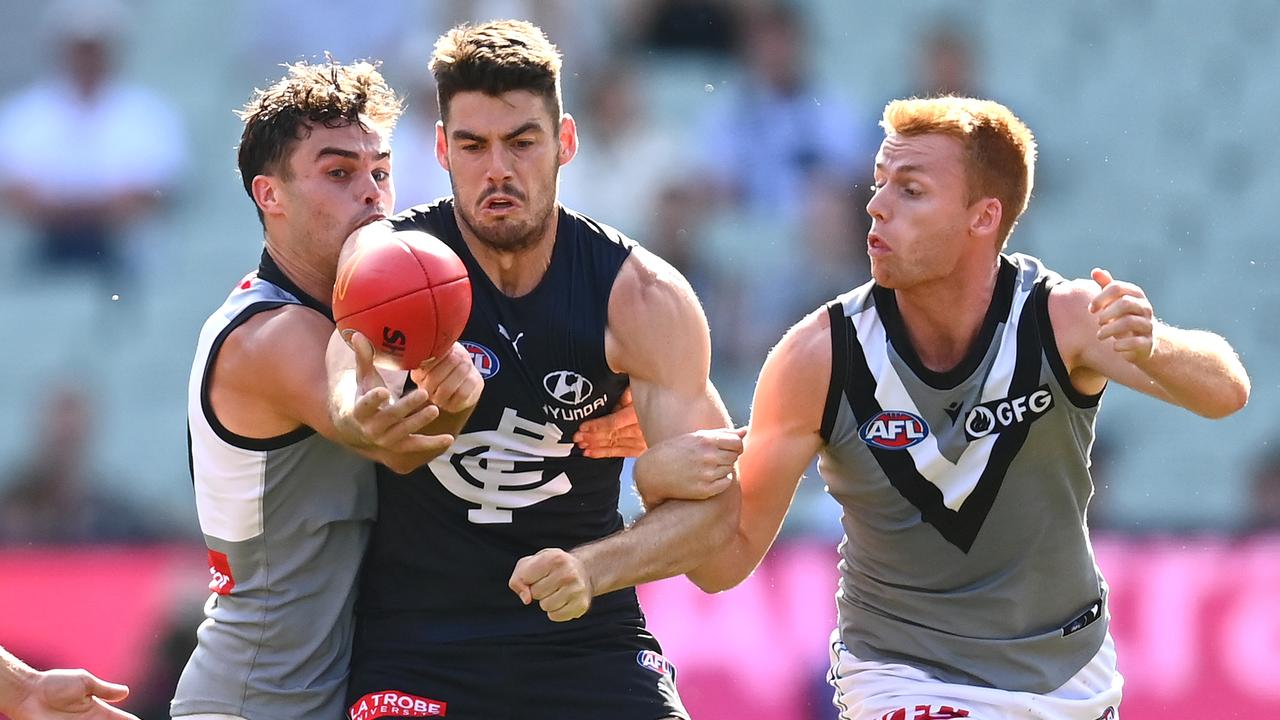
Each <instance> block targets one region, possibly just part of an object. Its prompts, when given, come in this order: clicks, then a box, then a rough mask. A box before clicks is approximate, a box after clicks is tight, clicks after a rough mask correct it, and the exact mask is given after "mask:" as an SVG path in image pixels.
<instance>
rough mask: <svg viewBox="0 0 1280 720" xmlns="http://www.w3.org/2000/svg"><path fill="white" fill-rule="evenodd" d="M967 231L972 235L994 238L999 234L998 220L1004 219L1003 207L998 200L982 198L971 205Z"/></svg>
mask: <svg viewBox="0 0 1280 720" xmlns="http://www.w3.org/2000/svg"><path fill="white" fill-rule="evenodd" d="M972 210H973V214H972V215H971V216H970V218H971V220H970V223H969V230H970V231H971V232H972V233H973V234H974V235H980V236H982V237H995V236H996V234H997V233H998V232H1000V220H1001V219H1002V218H1003V217H1004V207H1003V206H1002V205H1001V204H1000V200H999V198H993V197H984V198H981V199H979V200H978V201H977V202H975V203H974V204H973V208H972Z"/></svg>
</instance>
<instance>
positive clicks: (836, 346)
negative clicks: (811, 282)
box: [820, 300, 850, 443]
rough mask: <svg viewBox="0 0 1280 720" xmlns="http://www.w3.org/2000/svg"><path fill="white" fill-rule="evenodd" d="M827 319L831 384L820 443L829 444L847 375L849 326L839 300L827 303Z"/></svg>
mask: <svg viewBox="0 0 1280 720" xmlns="http://www.w3.org/2000/svg"><path fill="white" fill-rule="evenodd" d="M827 317H828V318H830V320H831V383H830V385H828V386H827V403H826V405H824V406H823V408H822V428H821V430H820V433H821V435H822V442H824V443H830V442H831V433H833V432H835V427H836V417H837V416H839V414H840V396H841V395H843V394H844V388H845V384H846V379H847V377H848V374H849V372H848V371H849V330H850V327H849V324H848V322H846V321H847V318H846V317H845V315H844V305H842V304H841V303H840V301H839V300H835V301H832V302H830V303H827Z"/></svg>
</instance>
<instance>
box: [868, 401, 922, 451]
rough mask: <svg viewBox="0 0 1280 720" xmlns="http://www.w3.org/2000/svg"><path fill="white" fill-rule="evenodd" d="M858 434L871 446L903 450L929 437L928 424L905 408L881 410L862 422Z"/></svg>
mask: <svg viewBox="0 0 1280 720" xmlns="http://www.w3.org/2000/svg"><path fill="white" fill-rule="evenodd" d="M858 436H859V437H861V438H862V442H864V443H866V444H868V445H870V446H871V447H873V448H880V449H882V450H905V449H907V448H909V447H911V446H912V445H915V444H917V443H919V442H921V441H923V440H924V439H925V438H926V437H929V424H928V423H926V422H925V421H924V418H922V417H920V416H919V415H916V414H915V413H909V412H907V411H906V410H883V411H881V412H879V413H877V414H876V416H875V417H873V418H871V419H870V420H868V421H866V422H864V423H862V427H860V428H858Z"/></svg>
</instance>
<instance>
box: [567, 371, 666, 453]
mask: <svg viewBox="0 0 1280 720" xmlns="http://www.w3.org/2000/svg"><path fill="white" fill-rule="evenodd" d="M573 441H574V443H576V444H577V445H578V447H580V448H582V454H583V455H586V456H587V457H589V458H611V457H639V456H640V454H641V453H643V452H644V451H645V449H646V448H647V447H648V445H647V444H646V443H645V441H644V433H643V432H641V430H640V418H638V417H637V416H636V407H635V405H634V404H633V403H632V400H631V388H627V389H626V390H624V391H623V393H622V397H620V398H618V407H617V408H616V409H615V410H614V411H613V412H611V413H609V414H608V415H604V416H602V417H598V418H593V419H591V420H587V421H586V422H584V423H582V424H581V425H579V426H578V432H576V433H574V435H573Z"/></svg>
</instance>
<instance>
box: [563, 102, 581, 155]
mask: <svg viewBox="0 0 1280 720" xmlns="http://www.w3.org/2000/svg"><path fill="white" fill-rule="evenodd" d="M577 154H578V123H576V122H574V120H573V116H572V115H570V114H569V113H565V114H564V115H561V116H560V164H561V165H568V164H569V161H570V160H572V159H573V156H574V155H577Z"/></svg>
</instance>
